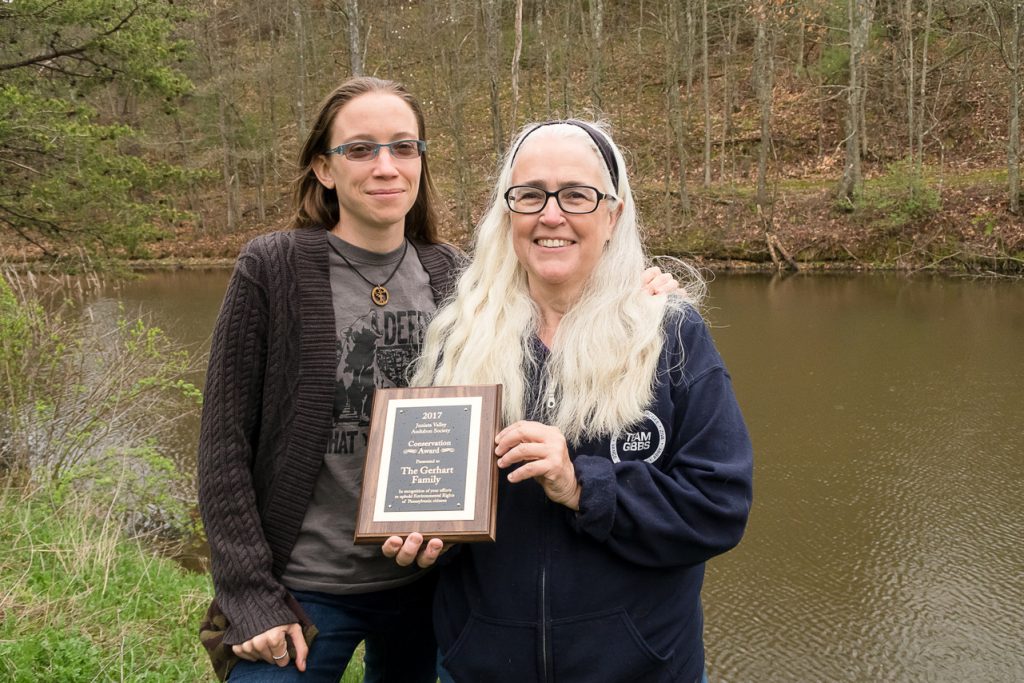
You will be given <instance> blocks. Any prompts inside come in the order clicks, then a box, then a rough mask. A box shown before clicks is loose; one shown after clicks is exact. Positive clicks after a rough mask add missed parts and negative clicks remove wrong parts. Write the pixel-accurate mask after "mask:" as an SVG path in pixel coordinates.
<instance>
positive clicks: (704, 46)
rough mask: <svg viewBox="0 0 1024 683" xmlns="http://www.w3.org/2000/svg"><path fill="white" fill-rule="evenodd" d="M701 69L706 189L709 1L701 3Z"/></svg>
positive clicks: (708, 176) (708, 179) (707, 181)
mask: <svg viewBox="0 0 1024 683" xmlns="http://www.w3.org/2000/svg"><path fill="white" fill-rule="evenodd" d="M700 32H701V50H700V57H701V69H702V70H703V72H704V81H703V88H702V90H703V96H704V187H708V186H709V185H711V74H710V73H708V72H709V70H710V60H709V59H708V0H702V2H701V18H700Z"/></svg>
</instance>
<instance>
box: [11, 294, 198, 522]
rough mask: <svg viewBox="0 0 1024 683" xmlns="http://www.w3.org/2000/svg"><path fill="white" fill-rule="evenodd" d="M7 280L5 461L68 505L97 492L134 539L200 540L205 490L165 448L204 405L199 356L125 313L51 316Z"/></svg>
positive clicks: (55, 310)
mask: <svg viewBox="0 0 1024 683" xmlns="http://www.w3.org/2000/svg"><path fill="white" fill-rule="evenodd" d="M18 282H20V281H18ZM0 283H2V286H0V330H4V331H8V330H10V331H11V333H10V334H9V335H8V334H5V335H4V341H3V343H2V345H0V371H3V372H4V373H6V375H7V377H8V382H7V383H6V384H5V385H2V386H0V398H2V401H0V402H2V404H3V405H4V407H5V410H4V415H5V417H4V421H3V422H0V451H2V453H3V457H2V462H3V463H5V464H6V466H7V468H9V469H12V470H20V471H23V472H26V473H28V475H29V476H30V477H31V478H32V479H33V480H35V481H47V482H50V483H51V485H52V486H53V489H52V492H53V495H55V496H56V497H57V498H58V499H61V500H63V499H64V498H66V497H67V496H69V495H72V494H75V495H77V494H79V493H89V494H90V495H91V497H92V499H93V500H94V501H96V502H97V503H98V504H101V505H103V506H104V508H105V509H107V510H109V511H110V514H111V515H113V516H114V518H115V519H117V520H118V522H119V524H120V525H121V526H122V527H125V528H128V529H130V530H132V531H133V532H146V531H156V532H160V533H164V534H171V535H174V536H180V535H181V534H187V533H191V532H192V531H193V529H192V525H193V523H194V522H193V519H192V516H191V514H190V510H191V507H192V504H193V502H194V500H195V493H194V482H193V480H192V478H191V476H185V475H184V474H183V473H182V472H181V471H180V469H179V468H178V467H177V465H176V464H175V463H174V462H173V461H172V460H171V459H170V458H169V457H168V455H167V454H166V453H165V452H164V451H163V449H162V447H161V443H162V442H165V441H166V440H167V439H168V437H169V436H170V435H171V433H172V430H173V428H174V426H175V425H176V423H177V421H178V420H179V419H180V418H182V417H183V416H186V415H190V414H194V413H195V411H196V410H198V407H199V405H200V404H201V401H202V397H201V395H200V392H199V390H198V389H197V388H196V386H195V385H194V384H192V383H191V382H190V381H189V379H188V378H189V376H190V375H191V373H192V372H194V370H195V366H194V363H193V360H192V358H191V356H190V354H188V353H187V352H186V351H184V350H181V349H178V348H176V347H175V346H174V344H172V343H171V342H170V340H168V339H167V337H166V335H164V334H163V332H162V331H161V330H160V329H159V328H156V327H153V326H151V325H147V324H146V323H145V322H144V321H142V320H129V319H127V318H125V317H123V311H120V310H116V311H112V310H108V311H106V312H104V311H101V310H98V309H96V308H87V309H85V310H83V309H82V307H81V306H79V305H75V304H73V303H67V302H66V303H65V304H63V305H56V304H54V305H53V306H51V307H50V308H48V309H44V307H43V306H42V305H41V304H40V303H39V300H38V298H37V295H34V294H33V293H32V290H31V289H30V288H27V287H26V288H25V289H22V290H19V291H15V290H13V289H12V287H11V286H10V284H9V283H8V281H6V280H3V279H0ZM22 284H23V283H22ZM108 308H109V307H108Z"/></svg>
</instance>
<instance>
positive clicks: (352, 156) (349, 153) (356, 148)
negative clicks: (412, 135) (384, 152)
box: [324, 140, 427, 161]
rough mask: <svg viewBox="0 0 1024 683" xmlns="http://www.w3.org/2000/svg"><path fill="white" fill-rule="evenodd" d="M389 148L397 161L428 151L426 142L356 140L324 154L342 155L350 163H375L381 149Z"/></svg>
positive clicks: (413, 157)
mask: <svg viewBox="0 0 1024 683" xmlns="http://www.w3.org/2000/svg"><path fill="white" fill-rule="evenodd" d="M381 147H387V148H388V151H389V152H390V153H391V156H392V157H394V158H395V159H415V158H417V157H419V156H421V155H422V154H423V153H424V152H425V151H427V141H426V140H395V141H394V142H370V141H368V140H356V141H354V142H346V143H345V144H344V145H338V146H337V147H332V148H331V149H329V150H327V151H325V152H324V154H341V155H344V157H345V158H346V159H348V160H349V161H373V160H374V159H376V158H377V155H378V154H380V148H381Z"/></svg>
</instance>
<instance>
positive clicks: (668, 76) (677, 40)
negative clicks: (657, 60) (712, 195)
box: [664, 0, 690, 213]
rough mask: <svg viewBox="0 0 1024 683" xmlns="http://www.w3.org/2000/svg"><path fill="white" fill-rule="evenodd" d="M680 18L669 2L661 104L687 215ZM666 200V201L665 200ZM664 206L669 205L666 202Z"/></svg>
mask: <svg viewBox="0 0 1024 683" xmlns="http://www.w3.org/2000/svg"><path fill="white" fill-rule="evenodd" d="M680 23H681V21H680V17H679V8H678V2H677V1H676V0H671V1H670V2H669V7H668V17H667V20H666V22H665V31H664V32H665V36H666V43H667V45H666V47H667V48H668V49H667V52H668V60H667V62H666V64H667V68H666V72H665V104H666V109H667V111H668V120H669V134H670V135H671V136H672V138H673V139H674V142H675V150H676V153H675V157H676V161H677V162H678V163H679V186H678V192H679V200H680V205H681V208H682V210H683V212H684V213H689V212H690V193H689V192H688V191H687V189H686V168H687V163H688V160H687V154H686V122H685V121H684V119H683V106H682V97H683V93H682V87H681V85H680V82H681V80H682V78H681V75H682V74H681V73H680V72H681V71H682V70H681V69H680V62H681V61H685V60H686V58H687V51H686V50H685V49H684V48H683V38H682V35H681V33H680V29H681V26H680ZM666 158H667V159H668V160H667V161H666V176H665V192H666V194H667V193H668V188H669V178H670V177H671V175H672V174H671V157H670V156H667V157H666ZM666 200H667V198H666ZM666 203H667V204H670V202H668V201H666Z"/></svg>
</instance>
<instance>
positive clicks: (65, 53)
mask: <svg viewBox="0 0 1024 683" xmlns="http://www.w3.org/2000/svg"><path fill="white" fill-rule="evenodd" d="M138 11H139V3H138V2H136V3H135V4H134V7H132V11H131V12H129V13H128V14H127V15H125V16H124V17H122V18H121V20H120V21H119V22H117V24H116V25H115V26H114V27H112V28H110V29H109V30H107V31H104V32H103V33H98V34H96V35H95V36H93V37H92V38H89V39H88V40H86V41H85V42H84V43H82V44H81V45H79V46H78V47H68V48H64V49H63V50H57V49H54V50H51V51H50V52H47V53H45V54H41V55H36V56H35V57H29V58H27V59H23V60H21V61H19V62H8V63H7V64H0V71H11V70H12V69H20V68H23V67H26V66H32V65H33V64H40V63H44V62H49V61H52V60H54V59H60V58H61V57H71V56H74V55H80V54H82V53H83V52H85V51H86V50H88V49H89V48H91V47H92V46H93V44H94V43H96V41H98V40H100V39H102V38H106V37H108V36H112V35H113V34H115V33H117V32H118V31H120V30H121V29H122V28H124V26H125V25H126V24H127V23H128V22H129V21H130V20H131V18H132V17H134V16H135V15H136V14H137V13H138Z"/></svg>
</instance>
